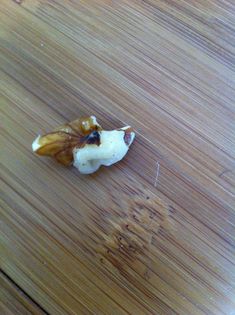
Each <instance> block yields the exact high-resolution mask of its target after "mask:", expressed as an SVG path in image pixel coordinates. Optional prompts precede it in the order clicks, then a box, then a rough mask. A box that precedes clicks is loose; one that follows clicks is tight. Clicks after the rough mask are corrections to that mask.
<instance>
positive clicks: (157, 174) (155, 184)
mask: <svg viewBox="0 0 235 315" xmlns="http://www.w3.org/2000/svg"><path fill="white" fill-rule="evenodd" d="M159 174H160V163H159V162H157V171H156V177H155V181H154V187H157V184H158V177H159Z"/></svg>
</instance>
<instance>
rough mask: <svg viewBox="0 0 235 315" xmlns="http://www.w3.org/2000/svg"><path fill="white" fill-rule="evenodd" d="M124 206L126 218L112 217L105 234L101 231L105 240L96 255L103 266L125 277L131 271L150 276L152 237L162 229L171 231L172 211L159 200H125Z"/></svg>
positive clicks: (123, 199)
mask: <svg viewBox="0 0 235 315" xmlns="http://www.w3.org/2000/svg"><path fill="white" fill-rule="evenodd" d="M124 205H125V208H124V209H123V210H124V213H125V214H124V216H122V217H120V216H119V217H115V216H112V217H111V218H109V219H108V220H107V231H106V233H104V232H101V231H100V233H101V234H102V239H103V241H102V244H100V246H99V247H98V249H97V254H98V257H99V260H100V262H101V263H102V264H104V265H106V267H108V268H112V269H113V268H114V269H116V271H118V272H119V273H121V274H122V275H126V273H128V270H130V269H132V270H134V271H136V272H138V273H139V274H141V275H142V276H145V277H148V276H149V274H148V265H149V261H150V258H149V253H150V252H151V248H152V240H153V238H154V237H155V236H156V235H157V234H158V233H159V231H160V230H161V231H162V230H164V231H165V232H167V233H171V232H172V226H173V225H172V224H173V223H172V221H171V219H170V216H169V210H168V207H167V205H166V204H165V203H164V202H163V201H162V200H161V199H160V198H157V197H154V198H150V197H147V198H142V197H135V198H133V199H132V198H130V197H129V198H128V199H127V198H126V199H125V198H122V207H123V206H124ZM140 261H141V262H142V264H140V263H139V262H140Z"/></svg>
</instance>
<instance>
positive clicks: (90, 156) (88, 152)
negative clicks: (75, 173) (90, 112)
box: [73, 127, 135, 174]
mask: <svg viewBox="0 0 235 315" xmlns="http://www.w3.org/2000/svg"><path fill="white" fill-rule="evenodd" d="M128 128H130V127H124V128H121V129H120V130H112V131H105V130H102V131H100V132H99V134H100V145H99V146H97V145H95V144H94V145H90V144H87V145H85V146H84V147H83V148H80V149H79V148H78V149H74V152H73V155H74V162H73V165H74V166H75V167H76V168H77V169H78V170H79V172H80V173H82V174H91V173H94V172H95V171H97V170H98V169H99V167H100V166H101V165H105V166H110V165H112V164H114V163H117V162H118V161H120V160H122V159H123V158H124V156H125V155H126V154H127V151H128V149H129V147H130V145H131V144H132V142H133V140H134V137H135V133H134V132H131V133H130V137H131V139H130V142H129V144H126V142H125V141H124V136H125V131H124V130H126V129H128Z"/></svg>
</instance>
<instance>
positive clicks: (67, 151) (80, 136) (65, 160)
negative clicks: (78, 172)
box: [35, 117, 101, 166]
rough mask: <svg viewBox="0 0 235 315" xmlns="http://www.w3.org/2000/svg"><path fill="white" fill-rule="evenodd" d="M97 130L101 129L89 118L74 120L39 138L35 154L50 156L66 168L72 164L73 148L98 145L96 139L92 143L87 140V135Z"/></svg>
mask: <svg viewBox="0 0 235 315" xmlns="http://www.w3.org/2000/svg"><path fill="white" fill-rule="evenodd" d="M99 130H101V127H100V126H99V125H98V124H94V122H93V119H92V118H91V117H84V118H80V119H76V120H74V121H72V122H70V123H67V124H64V125H62V126H60V127H58V128H56V129H55V130H54V131H52V132H49V133H47V134H45V135H43V136H41V137H40V138H39V140H38V144H39V145H40V147H39V148H38V149H37V150H36V151H35V152H36V153H37V154H38V155H44V156H51V157H53V158H54V159H55V160H56V161H57V162H59V163H61V164H63V165H65V166H68V165H70V164H71V163H72V162H73V149H74V148H81V147H83V146H84V145H85V144H97V145H99V144H100V143H99V139H98V138H95V139H94V140H93V141H92V142H91V141H90V138H89V135H91V134H92V133H93V132H95V131H99Z"/></svg>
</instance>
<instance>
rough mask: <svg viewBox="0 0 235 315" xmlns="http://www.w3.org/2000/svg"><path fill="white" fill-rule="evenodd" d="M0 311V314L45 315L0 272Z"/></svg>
mask: <svg viewBox="0 0 235 315" xmlns="http://www.w3.org/2000/svg"><path fill="white" fill-rule="evenodd" d="M0 284H1V286H0V312H1V314H2V315H17V314H19V315H20V314H25V315H30V314H35V315H46V313H45V312H44V311H43V310H41V308H40V307H38V305H37V304H35V303H34V302H33V301H32V300H31V299H30V298H29V297H28V296H27V295H26V294H25V293H24V292H22V291H21V290H20V289H19V287H17V286H16V284H15V283H13V282H12V281H11V279H9V278H8V277H7V276H6V275H5V274H3V273H2V272H1V273H0Z"/></svg>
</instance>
